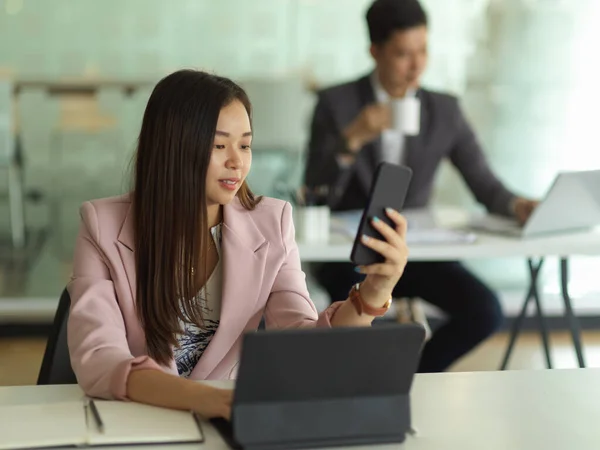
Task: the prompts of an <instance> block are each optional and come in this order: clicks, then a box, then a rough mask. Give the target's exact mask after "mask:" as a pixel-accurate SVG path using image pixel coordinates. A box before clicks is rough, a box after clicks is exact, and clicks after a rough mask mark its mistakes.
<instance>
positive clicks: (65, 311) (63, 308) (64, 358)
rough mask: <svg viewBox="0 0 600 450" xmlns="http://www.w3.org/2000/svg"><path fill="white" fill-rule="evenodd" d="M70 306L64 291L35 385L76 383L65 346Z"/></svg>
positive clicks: (66, 292) (69, 298)
mask: <svg viewBox="0 0 600 450" xmlns="http://www.w3.org/2000/svg"><path fill="white" fill-rule="evenodd" d="M70 306H71V297H70V296H69V292H68V291H67V290H66V289H65V290H64V291H63V293H62V295H61V296H60V300H59V302H58V309H57V310H56V315H55V316H54V324H53V325H52V330H51V332H50V336H49V337H48V343H47V344H46V351H45V352H44V358H43V359H42V367H41V368H40V374H39V376H38V381H37V384H76V383H77V378H76V377H75V373H74V372H73V369H72V368H71V360H70V358H69V347H68V345H67V319H68V318H69V308H70Z"/></svg>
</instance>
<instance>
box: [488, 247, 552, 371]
mask: <svg viewBox="0 0 600 450" xmlns="http://www.w3.org/2000/svg"><path fill="white" fill-rule="evenodd" d="M527 264H528V267H529V290H528V291H527V295H526V297H525V301H524V302H523V307H522V308H521V312H520V313H519V315H518V316H517V318H516V319H515V322H514V323H513V326H512V329H511V332H510V340H509V343H508V347H507V348H506V352H505V353H504V358H503V359H502V364H501V365H500V370H506V367H507V366H508V361H509V360H510V357H511V355H512V351H513V349H514V346H515V343H516V341H517V337H518V336H519V333H520V332H521V327H522V326H523V320H524V319H525V316H526V315H527V307H528V306H529V302H530V301H531V299H536V306H537V305H538V304H539V303H540V302H539V295H538V290H537V279H538V276H539V273H540V270H541V268H542V266H543V264H544V258H541V259H540V260H539V261H538V262H537V264H536V263H534V262H533V260H532V259H531V258H529V259H528V260H527ZM538 317H539V310H538ZM546 362H547V363H549V362H550V358H549V352H547V353H546Z"/></svg>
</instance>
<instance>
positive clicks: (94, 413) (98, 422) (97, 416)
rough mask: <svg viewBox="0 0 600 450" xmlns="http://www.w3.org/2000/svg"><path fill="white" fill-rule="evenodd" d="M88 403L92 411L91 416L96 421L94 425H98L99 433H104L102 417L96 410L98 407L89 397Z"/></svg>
mask: <svg viewBox="0 0 600 450" xmlns="http://www.w3.org/2000/svg"><path fill="white" fill-rule="evenodd" d="M89 404H90V409H91V411H92V416H93V417H94V422H96V427H98V431H99V432H100V433H104V422H102V418H101V417H100V413H99V412H98V408H96V404H95V403H94V400H92V399H90V402H89Z"/></svg>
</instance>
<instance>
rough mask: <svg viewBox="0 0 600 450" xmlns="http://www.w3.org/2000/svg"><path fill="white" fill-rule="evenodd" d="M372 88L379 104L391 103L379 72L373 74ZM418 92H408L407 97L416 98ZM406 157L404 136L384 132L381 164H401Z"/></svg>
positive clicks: (411, 90) (412, 90)
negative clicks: (380, 79)
mask: <svg viewBox="0 0 600 450" xmlns="http://www.w3.org/2000/svg"><path fill="white" fill-rule="evenodd" d="M371 86H372V87H373V92H374V93H375V101H376V102H377V103H389V102H390V96H389V95H388V93H387V92H386V90H385V89H384V88H383V86H382V85H381V82H380V81H379V76H378V75H377V71H373V73H372V74H371ZM415 94H416V91H415V90H414V89H409V90H408V91H407V92H406V96H407V97H414V96H415ZM403 157H404V134H403V133H402V132H401V131H397V130H394V129H389V130H384V131H383V133H381V162H383V161H385V162H389V163H393V164H401V163H402V162H403Z"/></svg>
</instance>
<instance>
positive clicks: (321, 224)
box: [297, 206, 331, 244]
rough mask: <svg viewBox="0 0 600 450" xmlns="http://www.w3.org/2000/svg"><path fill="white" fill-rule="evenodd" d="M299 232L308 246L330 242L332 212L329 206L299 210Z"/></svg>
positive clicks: (307, 207) (301, 238)
mask: <svg viewBox="0 0 600 450" xmlns="http://www.w3.org/2000/svg"><path fill="white" fill-rule="evenodd" d="M297 217H298V224H297V227H298V231H299V233H298V234H299V237H300V240H301V241H302V242H305V243H307V244H314V243H327V242H329V227H330V221H331V212H330V211H329V207H328V206H306V207H303V208H300V209H299V210H298V216H297Z"/></svg>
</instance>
